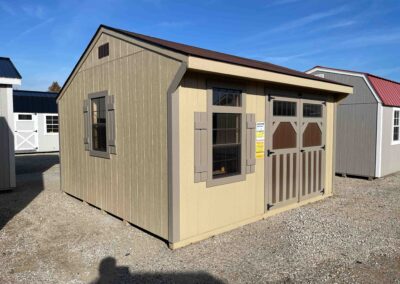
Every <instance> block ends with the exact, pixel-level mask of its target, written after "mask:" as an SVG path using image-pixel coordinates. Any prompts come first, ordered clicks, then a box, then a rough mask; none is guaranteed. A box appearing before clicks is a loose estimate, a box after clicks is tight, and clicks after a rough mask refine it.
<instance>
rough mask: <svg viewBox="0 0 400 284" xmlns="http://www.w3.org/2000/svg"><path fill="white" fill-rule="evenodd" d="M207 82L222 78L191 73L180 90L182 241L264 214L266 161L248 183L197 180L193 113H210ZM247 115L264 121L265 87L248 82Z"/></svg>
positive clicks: (261, 163) (260, 162) (250, 175)
mask: <svg viewBox="0 0 400 284" xmlns="http://www.w3.org/2000/svg"><path fill="white" fill-rule="evenodd" d="M207 79H210V80H213V81H218V80H219V79H223V77H218V76H213V75H209V76H206V75H202V74H198V73H188V74H186V75H185V77H184V78H183V82H182V85H181V87H180V88H179V96H180V97H179V133H181V135H180V136H179V140H180V143H179V144H180V145H181V146H180V152H179V153H180V156H179V158H180V165H181V167H180V175H179V176H180V229H181V231H180V240H181V241H183V240H185V239H189V238H191V237H196V236H199V235H201V234H204V233H207V232H210V231H213V230H217V229H220V228H223V227H226V226H229V225H232V224H236V223H238V222H240V221H243V220H246V219H249V218H252V217H254V216H260V215H262V214H264V206H265V204H264V159H263V158H261V159H257V161H256V167H255V172H254V173H251V174H247V175H246V180H244V181H240V182H234V183H229V184H224V185H219V186H213V187H209V188H207V187H206V182H198V183H195V177H194V157H195V153H194V137H195V136H194V127H193V125H194V113H195V112H206V111H207ZM246 85H247V90H246V113H254V114H255V121H265V96H264V85H263V84H262V83H257V82H246Z"/></svg>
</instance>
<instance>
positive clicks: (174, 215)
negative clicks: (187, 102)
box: [167, 62, 187, 242]
mask: <svg viewBox="0 0 400 284" xmlns="http://www.w3.org/2000/svg"><path fill="white" fill-rule="evenodd" d="M186 70H187V64H186V62H182V63H181V66H180V67H179V69H178V71H177V73H176V74H175V77H174V79H173V81H172V82H171V85H170V86H169V88H168V91H167V99H168V175H169V179H168V193H169V195H168V212H169V215H168V226H169V227H168V240H169V241H170V242H176V241H178V240H179V235H180V210H179V170H180V165H179V84H180V82H181V80H182V78H183V76H184V75H185V73H186Z"/></svg>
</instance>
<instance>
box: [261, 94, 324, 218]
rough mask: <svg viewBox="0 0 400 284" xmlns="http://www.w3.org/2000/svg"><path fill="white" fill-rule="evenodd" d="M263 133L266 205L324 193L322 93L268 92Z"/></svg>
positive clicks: (285, 202)
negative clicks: (265, 161)
mask: <svg viewBox="0 0 400 284" xmlns="http://www.w3.org/2000/svg"><path fill="white" fill-rule="evenodd" d="M268 101H269V102H268V103H267V108H268V110H267V113H269V117H268V121H267V123H268V124H269V125H268V129H269V130H268V133H269V134H268V135H267V151H266V160H267V169H266V171H267V182H266V186H267V205H266V207H267V209H268V210H271V209H275V208H279V207H281V206H284V205H287V204H289V203H294V202H299V201H301V200H305V199H308V198H311V197H314V196H317V195H320V194H323V193H324V176H325V171H324V169H325V167H324V165H325V127H326V125H325V123H326V122H325V120H326V119H325V117H326V107H325V105H326V103H325V98H324V97H321V96H319V97H312V96H305V95H297V94H296V95H286V96H285V95H281V93H278V94H276V95H275V94H274V95H270V96H269V99H268Z"/></svg>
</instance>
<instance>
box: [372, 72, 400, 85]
mask: <svg viewBox="0 0 400 284" xmlns="http://www.w3.org/2000/svg"><path fill="white" fill-rule="evenodd" d="M366 74H367V75H368V76H371V77H375V78H378V79H381V80H385V81H388V82H392V83H394V84H398V85H400V82H397V81H394V80H392V79H388V78H384V77H381V76H377V75H374V74H371V73H366Z"/></svg>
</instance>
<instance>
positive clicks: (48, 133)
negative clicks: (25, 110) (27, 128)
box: [43, 113, 60, 135]
mask: <svg viewBox="0 0 400 284" xmlns="http://www.w3.org/2000/svg"><path fill="white" fill-rule="evenodd" d="M48 116H57V118H58V114H57V113H44V114H43V118H44V119H43V120H44V122H43V123H44V134H45V135H58V134H59V132H60V121H58V132H47V117H48ZM52 125H53V124H52Z"/></svg>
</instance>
